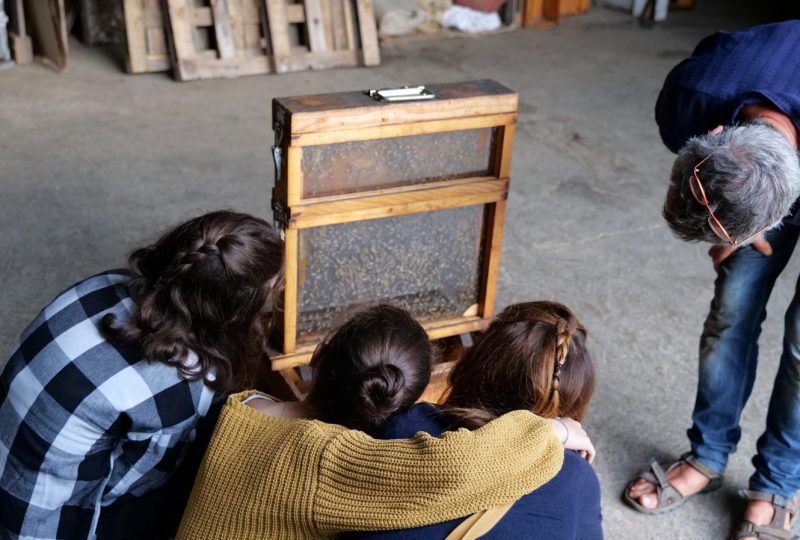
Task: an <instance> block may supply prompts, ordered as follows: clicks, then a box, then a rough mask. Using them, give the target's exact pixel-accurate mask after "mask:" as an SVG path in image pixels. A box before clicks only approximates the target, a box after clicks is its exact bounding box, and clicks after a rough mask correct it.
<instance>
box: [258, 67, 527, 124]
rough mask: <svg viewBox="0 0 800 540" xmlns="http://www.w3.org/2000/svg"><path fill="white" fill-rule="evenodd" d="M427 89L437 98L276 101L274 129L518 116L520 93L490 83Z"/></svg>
mask: <svg viewBox="0 0 800 540" xmlns="http://www.w3.org/2000/svg"><path fill="white" fill-rule="evenodd" d="M426 88H427V89H429V90H431V91H432V92H434V93H435V94H436V99H432V100H425V101H405V102H382V101H376V100H375V99H373V98H371V97H370V96H368V95H367V94H365V93H364V92H363V91H352V92H339V93H335V94H317V95H311V96H296V97H287V98H276V99H273V100H272V118H273V127H274V128H275V129H282V130H286V131H288V133H289V134H290V135H300V134H304V133H320V132H330V131H341V130H352V129H359V128H369V127H379V126H390V125H397V124H411V123H415V122H425V121H431V120H448V119H453V118H469V117H473V116H485V115H495V114H504V113H515V112H517V106H518V101H519V96H518V95H517V93H516V92H514V91H512V90H509V89H508V88H506V87H505V86H503V85H502V84H500V83H498V82H496V81H493V80H491V79H483V80H479V81H468V82H457V83H446V84H431V85H426Z"/></svg>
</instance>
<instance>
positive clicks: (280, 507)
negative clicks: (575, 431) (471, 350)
mask: <svg viewBox="0 0 800 540" xmlns="http://www.w3.org/2000/svg"><path fill="white" fill-rule="evenodd" d="M250 393H252V392H244V393H241V394H236V395H233V396H231V397H230V398H228V401H227V403H226V404H225V406H224V408H223V410H222V413H221V415H220V418H219V421H218V423H217V427H216V429H215V431H214V435H213V437H212V440H211V444H210V446H209V448H208V451H207V453H206V456H205V458H204V460H203V464H202V465H201V467H200V471H199V472H198V475H197V480H196V482H195V485H194V490H193V491H192V495H191V498H190V499H189V503H188V506H187V508H186V512H185V514H184V516H183V521H182V522H181V527H180V530H179V531H178V536H177V540H195V539H219V540H250V539H252V540H256V539H258V540H283V539H305V538H330V537H332V536H334V535H335V534H336V533H339V532H344V531H352V530H383V529H402V528H409V527H416V526H420V525H427V524H431V523H438V522H441V521H446V520H449V519H454V518H457V517H461V516H466V515H469V514H472V513H474V512H476V511H479V510H483V509H486V508H489V507H491V506H496V505H500V504H506V503H510V502H512V501H514V500H516V499H518V498H519V497H521V496H522V495H524V494H526V493H529V492H531V491H533V490H534V489H536V488H537V487H539V486H541V485H542V484H544V483H545V482H547V481H548V480H550V479H551V478H552V477H553V476H555V474H556V473H557V472H558V471H559V469H560V468H561V464H562V460H563V455H564V451H563V448H562V446H561V444H559V442H558V441H557V440H556V437H555V435H554V433H553V430H552V428H551V426H550V424H549V423H548V422H547V421H546V420H543V419H541V418H539V417H537V416H534V415H533V414H531V413H528V412H525V411H516V412H512V413H509V414H506V415H504V416H502V417H500V418H498V419H497V420H495V421H493V422H490V423H488V424H487V425H485V426H484V427H482V428H480V429H477V430H475V431H468V430H466V429H460V430H457V431H452V432H449V433H446V434H444V435H443V436H442V437H438V438H437V437H432V436H430V435H427V434H424V433H419V434H417V435H416V436H415V437H414V438H412V439H403V440H378V439H373V438H371V437H369V436H368V435H366V434H365V433H362V432H360V431H354V430H347V429H345V428H344V427H342V426H338V425H333V424H326V423H323V422H319V421H316V420H299V419H289V418H276V417H270V416H267V415H264V414H262V413H261V412H259V411H257V410H255V409H252V408H250V407H248V406H246V405H244V404H242V403H241V401H242V399H244V398H245V397H246V396H247V395H249V394H250Z"/></svg>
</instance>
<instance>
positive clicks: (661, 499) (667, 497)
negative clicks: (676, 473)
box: [622, 453, 722, 514]
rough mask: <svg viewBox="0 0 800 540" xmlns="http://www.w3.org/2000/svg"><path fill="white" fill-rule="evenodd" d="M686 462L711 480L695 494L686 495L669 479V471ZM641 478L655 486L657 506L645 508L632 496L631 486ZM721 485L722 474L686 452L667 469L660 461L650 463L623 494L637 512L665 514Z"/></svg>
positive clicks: (626, 487) (629, 483) (624, 498)
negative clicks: (646, 469) (648, 467)
mask: <svg viewBox="0 0 800 540" xmlns="http://www.w3.org/2000/svg"><path fill="white" fill-rule="evenodd" d="M684 463H686V464H687V465H689V466H690V467H692V468H693V469H695V470H696V471H697V472H699V473H700V474H702V475H703V476H705V477H706V478H708V480H709V482H708V485H707V486H706V487H704V488H703V489H702V490H700V491H698V492H697V493H695V494H693V495H686V496H684V495H683V494H681V492H680V491H678V490H677V489H676V488H675V486H673V485H672V484H671V483H670V482H669V480H667V475H668V474H669V472H670V471H671V470H672V469H674V468H675V467H678V466H680V465H683V464H684ZM640 478H644V479H645V480H647V481H648V482H649V483H651V484H653V485H654V486H655V488H656V496H657V497H658V502H657V503H656V507H655V508H645V507H644V506H642V505H641V504H639V502H638V501H636V499H634V498H633V497H631V496H630V490H631V488H632V487H633V485H634V484H635V483H636V482H637V480H639V479H640ZM720 486H722V475H720V474H717V473H716V472H714V471H713V470H711V469H710V468H709V467H708V466H706V465H704V464H703V463H702V462H701V461H700V460H699V459H697V458H696V457H694V456H693V455H692V454H689V453H686V454H684V455H682V456H681V458H680V459H679V460H678V461H676V462H675V463H673V464H672V465H670V466H669V468H668V469H667V470H666V471H665V470H664V469H663V468H662V467H661V465H659V464H658V462H656V461H653V462H652V463H650V470H649V471H646V472H642V473H639V474H638V475H637V476H636V478H634V479H633V480H631V481H630V482H628V485H627V486H625V491H624V492H623V494H622V498H623V500H624V501H625V502H626V503H628V505H629V506H630V507H631V508H633V509H634V510H636V511H637V512H641V513H642V514H665V513H667V512H671V511H673V510H675V509H676V508H678V507H680V506H682V505H683V504H684V503H685V502H686V501H687V500H688V499H689V498H691V497H693V496H694V495H700V494H702V493H709V492H711V491H714V490H715V489H719V488H720Z"/></svg>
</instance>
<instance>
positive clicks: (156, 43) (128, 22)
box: [123, 0, 170, 73]
mask: <svg viewBox="0 0 800 540" xmlns="http://www.w3.org/2000/svg"><path fill="white" fill-rule="evenodd" d="M123 12H124V17H125V33H126V35H127V52H128V58H127V62H126V64H127V70H128V73H152V72H156V71H167V70H168V69H169V68H170V62H169V50H168V47H167V36H166V32H165V29H164V16H163V13H162V8H161V4H160V2H158V1H157V0H124V4H123Z"/></svg>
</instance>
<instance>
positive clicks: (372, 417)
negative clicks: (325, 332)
mask: <svg viewBox="0 0 800 540" xmlns="http://www.w3.org/2000/svg"><path fill="white" fill-rule="evenodd" d="M311 365H312V366H313V367H315V368H316V373H315V374H314V385H313V386H312V388H311V392H310V393H309V395H308V402H309V404H310V405H311V406H312V407H313V408H314V410H315V412H316V413H317V415H318V416H317V417H318V418H319V419H320V420H323V421H325V422H331V423H335V424H341V425H344V426H346V427H349V428H351V429H360V430H362V431H366V432H367V433H371V434H376V432H377V430H378V429H379V428H380V427H381V425H382V424H383V423H384V422H385V421H386V420H387V419H388V418H389V417H390V416H391V415H392V414H394V413H396V412H398V411H400V410H402V409H404V408H407V407H410V406H411V405H413V404H414V402H415V401H416V400H417V399H419V396H420V395H422V392H423V391H424V390H425V387H426V386H427V385H428V381H429V380H430V377H431V367H432V365H433V350H432V347H431V344H430V341H429V340H428V335H427V334H426V333H425V330H424V329H423V328H422V326H420V324H419V323H418V322H417V321H416V320H414V318H413V317H412V316H411V315H410V314H409V313H408V312H407V311H405V310H403V309H400V308H396V307H393V306H389V305H385V304H382V305H378V306H375V307H372V308H369V309H367V310H364V311H362V312H360V313H358V314H356V315H355V316H354V317H353V318H352V319H350V320H349V321H347V322H346V323H344V325H342V326H341V327H340V328H339V329H338V330H336V332H335V333H334V334H333V335H332V336H330V337H329V338H328V339H327V340H325V341H324V342H323V343H322V344H320V345H319V346H318V347H317V350H316V351H314V356H313V357H312V359H311Z"/></svg>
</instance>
